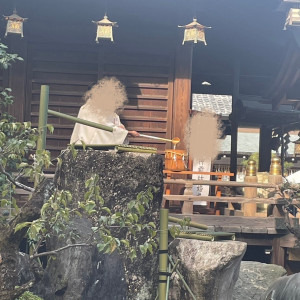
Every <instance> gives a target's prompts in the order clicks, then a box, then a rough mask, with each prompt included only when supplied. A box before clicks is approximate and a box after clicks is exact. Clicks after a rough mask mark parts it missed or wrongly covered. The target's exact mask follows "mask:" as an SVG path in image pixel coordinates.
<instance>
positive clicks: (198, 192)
mask: <svg viewBox="0 0 300 300" xmlns="http://www.w3.org/2000/svg"><path fill="white" fill-rule="evenodd" d="M193 171H195V172H211V161H210V160H206V161H199V160H196V159H194V161H193ZM192 179H196V180H210V175H202V174H193V175H192ZM193 195H194V196H208V195H209V185H194V186H193ZM206 204H207V202H206V201H194V205H206Z"/></svg>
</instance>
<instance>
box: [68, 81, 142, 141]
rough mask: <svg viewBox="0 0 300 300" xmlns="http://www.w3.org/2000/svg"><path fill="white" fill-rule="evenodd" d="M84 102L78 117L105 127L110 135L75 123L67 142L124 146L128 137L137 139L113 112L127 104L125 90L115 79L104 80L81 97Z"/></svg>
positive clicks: (135, 133) (137, 134)
mask: <svg viewBox="0 0 300 300" xmlns="http://www.w3.org/2000/svg"><path fill="white" fill-rule="evenodd" d="M85 99H86V103H85V104H84V105H82V106H81V108H80V110H79V113H78V118H80V119H84V120H88V121H91V122H95V123H98V124H102V125H106V126H109V127H112V128H113V132H110V131H105V130H101V129H98V128H94V127H91V126H87V125H83V124H79V123H76V124H75V127H74V130H73V133H72V136H71V140H70V143H71V144H72V143H75V144H81V143H82V142H84V143H85V144H92V145H94V144H101V145H104V144H128V135H130V136H134V137H135V136H139V133H138V132H136V131H128V130H126V128H125V126H124V125H123V124H122V123H121V121H120V118H119V116H118V115H117V113H116V112H115V111H117V110H120V109H121V108H122V107H123V106H124V103H126V102H127V95H126V92H125V87H124V86H123V85H122V84H121V83H120V81H118V80H117V79H116V78H114V77H111V78H104V79H102V80H100V81H98V83H97V84H96V85H94V86H93V87H92V88H91V90H90V91H88V92H87V93H86V94H85Z"/></svg>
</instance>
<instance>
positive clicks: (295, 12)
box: [283, 8, 300, 30]
mask: <svg viewBox="0 0 300 300" xmlns="http://www.w3.org/2000/svg"><path fill="white" fill-rule="evenodd" d="M289 26H300V8H291V9H290V10H289V12H288V15H287V18H286V21H285V24H284V28H283V30H286V29H287V27H289Z"/></svg>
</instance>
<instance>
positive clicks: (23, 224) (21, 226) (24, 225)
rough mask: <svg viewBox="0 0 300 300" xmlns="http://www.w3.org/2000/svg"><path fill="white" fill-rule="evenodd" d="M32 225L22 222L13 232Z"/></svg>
mask: <svg viewBox="0 0 300 300" xmlns="http://www.w3.org/2000/svg"><path fill="white" fill-rule="evenodd" d="M31 224H32V222H23V223H19V224H17V225H16V227H15V232H17V231H19V230H21V229H23V228H24V227H29V226H30V225H31Z"/></svg>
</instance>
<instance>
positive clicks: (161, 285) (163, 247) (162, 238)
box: [158, 208, 169, 300]
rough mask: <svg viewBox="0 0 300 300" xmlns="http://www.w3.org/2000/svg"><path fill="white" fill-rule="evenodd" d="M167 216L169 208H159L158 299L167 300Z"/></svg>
mask: <svg viewBox="0 0 300 300" xmlns="http://www.w3.org/2000/svg"><path fill="white" fill-rule="evenodd" d="M168 216H169V210H168V209H165V208H161V209H160V211H159V225H160V226H159V229H160V233H159V282H158V299H159V300H167V299H166V292H167V270H168V232H169V231H168Z"/></svg>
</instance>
